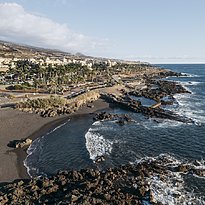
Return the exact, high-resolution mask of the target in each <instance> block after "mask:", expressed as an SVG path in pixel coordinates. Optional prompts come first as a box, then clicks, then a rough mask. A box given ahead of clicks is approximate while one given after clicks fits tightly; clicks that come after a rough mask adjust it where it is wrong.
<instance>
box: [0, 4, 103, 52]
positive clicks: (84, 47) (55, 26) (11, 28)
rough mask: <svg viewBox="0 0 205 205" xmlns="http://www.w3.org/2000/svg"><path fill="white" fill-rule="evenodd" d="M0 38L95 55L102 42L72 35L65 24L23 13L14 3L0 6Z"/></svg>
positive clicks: (79, 35)
mask: <svg viewBox="0 0 205 205" xmlns="http://www.w3.org/2000/svg"><path fill="white" fill-rule="evenodd" d="M0 38H1V39H4V40H9V41H14V42H19V43H24V44H31V45H34V46H40V47H47V48H56V49H62V50H66V51H70V52H85V53H90V54H91V53H95V52H96V53H97V52H98V50H99V49H100V48H102V47H104V44H106V43H105V42H106V40H102V39H101V40H99V39H93V38H90V37H87V36H84V35H83V34H79V33H75V32H73V31H72V30H70V29H69V27H68V26H67V25H66V24H59V23H57V22H55V21H53V20H50V19H49V18H45V17H42V16H39V15H36V14H31V13H29V12H27V11H26V10H25V9H24V8H23V7H22V6H21V5H19V4H16V3H0Z"/></svg>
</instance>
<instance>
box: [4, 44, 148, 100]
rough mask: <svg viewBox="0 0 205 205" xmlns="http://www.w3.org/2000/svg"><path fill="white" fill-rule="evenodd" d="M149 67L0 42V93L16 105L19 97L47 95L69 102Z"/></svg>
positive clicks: (119, 81)
mask: <svg viewBox="0 0 205 205" xmlns="http://www.w3.org/2000/svg"><path fill="white" fill-rule="evenodd" d="M150 66H151V65H149V64H148V63H142V62H139V61H123V60H115V59H106V58H95V57H90V56H84V55H82V54H76V55H72V54H69V53H65V52H61V51H56V50H49V49H41V48H35V47H30V46H22V45H17V44H13V43H9V42H4V41H0V90H1V93H4V96H3V97H5V96H7V97H8V98H12V101H18V99H20V97H19V96H20V93H21V94H22V95H21V97H22V96H24V94H25V96H26V97H27V98H28V97H29V96H30V97H32V98H35V96H36V97H39V96H42V95H43V97H45V96H46V95H47V94H48V95H50V94H55V95H65V96H66V97H67V98H72V97H75V96H78V95H80V94H82V93H85V92H87V91H90V90H94V89H99V88H103V87H109V86H113V85H115V84H120V83H121V82H122V79H121V77H122V76H123V75H127V74H129V75H130V74H132V73H135V72H136V71H139V70H142V69H146V68H149V67H150ZM31 94H32V95H31ZM1 95H3V94H1ZM34 95H35V96H34ZM1 97H2V96H1ZM21 100H22V99H21ZM7 101H8V100H7Z"/></svg>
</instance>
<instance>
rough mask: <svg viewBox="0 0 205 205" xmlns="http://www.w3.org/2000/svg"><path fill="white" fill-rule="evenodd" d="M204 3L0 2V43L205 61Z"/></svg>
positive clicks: (104, 54)
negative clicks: (2, 41)
mask: <svg viewBox="0 0 205 205" xmlns="http://www.w3.org/2000/svg"><path fill="white" fill-rule="evenodd" d="M204 9H205V0H13V1H9V0H7V1H3V0H0V39H3V40H9V41H13V42H20V43H24V44H31V45H35V46H41V47H49V48H57V49H61V50H66V51H71V52H82V53H84V54H89V55H93V56H102V57H113V58H122V59H131V60H142V61H148V62H151V63H163V62H166V63H167V62H176V63H177V62H181V63H183V62H186V63H195V62H205V12H204Z"/></svg>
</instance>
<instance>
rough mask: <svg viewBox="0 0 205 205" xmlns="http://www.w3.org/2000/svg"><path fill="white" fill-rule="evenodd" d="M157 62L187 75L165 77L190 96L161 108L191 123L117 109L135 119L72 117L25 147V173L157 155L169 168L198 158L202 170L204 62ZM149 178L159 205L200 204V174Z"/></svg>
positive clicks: (203, 188)
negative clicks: (164, 180) (123, 122)
mask: <svg viewBox="0 0 205 205" xmlns="http://www.w3.org/2000/svg"><path fill="white" fill-rule="evenodd" d="M157 66H159V67H162V68H167V69H170V70H172V71H176V72H181V73H186V74H187V75H186V77H171V78H167V79H166V80H171V81H172V80H174V81H177V82H179V83H181V84H182V85H183V86H184V87H186V88H187V89H188V90H189V91H191V94H177V95H175V96H174V98H175V103H174V104H173V105H169V106H166V107H165V109H168V110H173V111H174V112H176V113H178V114H180V115H183V116H186V117H189V118H192V119H193V120H194V123H193V124H184V123H181V122H175V121H171V120H161V121H160V122H157V121H156V120H155V119H147V118H146V117H145V116H143V115H142V114H139V113H132V112H129V111H126V110H122V109H120V108H118V107H114V108H110V109H109V110H108V112H111V113H118V114H120V113H128V114H129V115H130V116H131V117H132V118H133V119H134V120H135V121H136V122H135V123H129V124H126V125H124V126H121V125H119V124H118V123H116V122H115V121H96V122H94V121H93V119H92V117H91V116H89V115H84V116H80V117H73V118H71V119H70V120H68V122H66V123H64V124H63V125H61V126H59V127H57V128H55V129H54V130H53V131H52V132H50V133H48V134H47V135H45V136H42V137H40V138H38V139H36V140H35V141H34V142H33V144H32V145H31V146H30V147H29V149H28V157H27V158H26V160H25V162H24V164H25V166H26V167H27V170H28V173H29V175H30V176H39V175H49V174H55V173H57V172H58V171H59V170H71V169H82V168H96V167H98V168H99V169H105V168H108V167H115V166H119V165H122V164H128V163H138V162H139V161H141V160H144V159H150V160H155V159H156V158H159V157H166V158H167V159H169V160H170V161H171V162H172V163H173V166H174V165H176V164H177V163H179V162H187V163H193V162H194V161H196V160H197V161H198V162H200V163H201V166H202V167H203V166H204V169H205V161H204V160H205V65H200V64H196V65H193V64H189V65H183V64H178V65H177V64H176V65H174V64H172V65H170V64H169V65H157ZM102 155H103V156H105V161H104V162H102V163H100V164H95V163H94V161H95V159H96V158H97V157H99V156H102ZM176 179H177V180H179V181H180V182H179V185H178V186H175V182H174V181H176ZM152 182H154V184H155V186H154V187H153V189H154V190H155V193H156V196H155V198H156V200H157V201H158V202H161V203H162V204H188V203H189V202H190V203H192V204H205V197H204V196H205V178H203V177H197V176H195V175H183V176H182V175H180V174H174V173H170V175H169V180H168V181H167V183H166V184H163V183H162V182H161V181H160V180H158V181H157V180H156V179H155V181H153V179H152ZM176 193H178V195H179V196H180V197H181V198H180V197H179V196H178V195H176ZM182 196H184V198H183V197H182ZM182 198H183V203H181V201H180V200H182Z"/></svg>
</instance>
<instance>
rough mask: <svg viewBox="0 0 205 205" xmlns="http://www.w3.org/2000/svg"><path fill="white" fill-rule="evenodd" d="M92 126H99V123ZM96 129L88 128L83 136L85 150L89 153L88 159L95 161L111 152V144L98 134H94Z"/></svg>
mask: <svg viewBox="0 0 205 205" xmlns="http://www.w3.org/2000/svg"><path fill="white" fill-rule="evenodd" d="M93 125H100V121H97V122H94V123H93ZM95 131H97V129H96V128H90V129H89V130H88V132H87V133H86V134H85V139H86V148H87V150H88V152H89V155H90V159H92V160H93V161H95V160H96V159H97V158H98V157H101V156H106V155H109V154H110V153H111V152H112V145H113V142H112V141H111V140H108V139H105V138H104V137H103V136H102V135H100V134H99V133H97V132H96V133H95Z"/></svg>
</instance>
